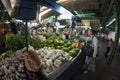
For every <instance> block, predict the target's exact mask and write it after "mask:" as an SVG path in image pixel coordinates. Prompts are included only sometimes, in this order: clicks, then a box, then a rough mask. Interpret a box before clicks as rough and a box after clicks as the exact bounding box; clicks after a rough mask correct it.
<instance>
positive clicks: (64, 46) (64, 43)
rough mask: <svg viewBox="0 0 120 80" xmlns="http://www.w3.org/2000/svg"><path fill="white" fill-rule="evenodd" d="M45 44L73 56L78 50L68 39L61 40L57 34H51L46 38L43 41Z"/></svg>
mask: <svg viewBox="0 0 120 80" xmlns="http://www.w3.org/2000/svg"><path fill="white" fill-rule="evenodd" d="M45 46H47V47H51V48H54V49H61V50H63V51H65V52H68V53H69V54H70V55H71V56H72V57H75V56H76V55H77V54H78V52H79V50H80V49H79V48H76V47H75V46H73V45H72V43H71V41H70V40H63V39H61V38H59V37H58V36H52V37H50V38H48V39H47V41H46V43H45Z"/></svg>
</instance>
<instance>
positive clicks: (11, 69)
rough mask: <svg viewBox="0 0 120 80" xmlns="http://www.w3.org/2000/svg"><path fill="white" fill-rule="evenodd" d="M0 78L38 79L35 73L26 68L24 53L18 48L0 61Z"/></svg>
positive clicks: (1, 79) (15, 79)
mask: <svg viewBox="0 0 120 80" xmlns="http://www.w3.org/2000/svg"><path fill="white" fill-rule="evenodd" d="M0 80H39V78H38V76H37V75H36V73H32V72H29V71H27V70H26V68H25V66H24V55H23V54H22V51H21V50H19V51H17V52H16V53H15V54H13V55H12V56H11V57H10V58H6V59H5V60H2V61H1V62H0Z"/></svg>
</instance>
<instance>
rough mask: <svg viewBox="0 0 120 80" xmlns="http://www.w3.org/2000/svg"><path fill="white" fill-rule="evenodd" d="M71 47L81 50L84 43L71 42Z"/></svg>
mask: <svg viewBox="0 0 120 80" xmlns="http://www.w3.org/2000/svg"><path fill="white" fill-rule="evenodd" d="M72 45H73V46H75V47H76V48H80V49H82V48H83V47H84V45H85V42H79V41H73V42H72Z"/></svg>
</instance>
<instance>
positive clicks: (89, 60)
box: [84, 29, 98, 73]
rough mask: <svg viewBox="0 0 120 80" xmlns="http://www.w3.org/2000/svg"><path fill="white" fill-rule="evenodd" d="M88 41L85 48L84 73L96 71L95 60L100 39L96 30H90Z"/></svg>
mask: <svg viewBox="0 0 120 80" xmlns="http://www.w3.org/2000/svg"><path fill="white" fill-rule="evenodd" d="M88 36H89V37H88V40H87V41H86V46H85V54H86V58H85V66H84V68H85V71H84V73H87V72H88V71H92V72H94V71H95V58H96V56H97V50H98V39H97V37H96V36H97V32H96V31H95V30H91V29H89V30H88Z"/></svg>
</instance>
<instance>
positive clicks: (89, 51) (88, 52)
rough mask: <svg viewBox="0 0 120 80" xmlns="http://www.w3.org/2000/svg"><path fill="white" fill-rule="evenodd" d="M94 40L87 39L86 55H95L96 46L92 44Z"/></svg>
mask: <svg viewBox="0 0 120 80" xmlns="http://www.w3.org/2000/svg"><path fill="white" fill-rule="evenodd" d="M92 39H93V38H92ZM92 43H93V41H92V40H90V41H87V43H86V45H85V53H86V56H89V57H93V52H94V47H93V46H92Z"/></svg>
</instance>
